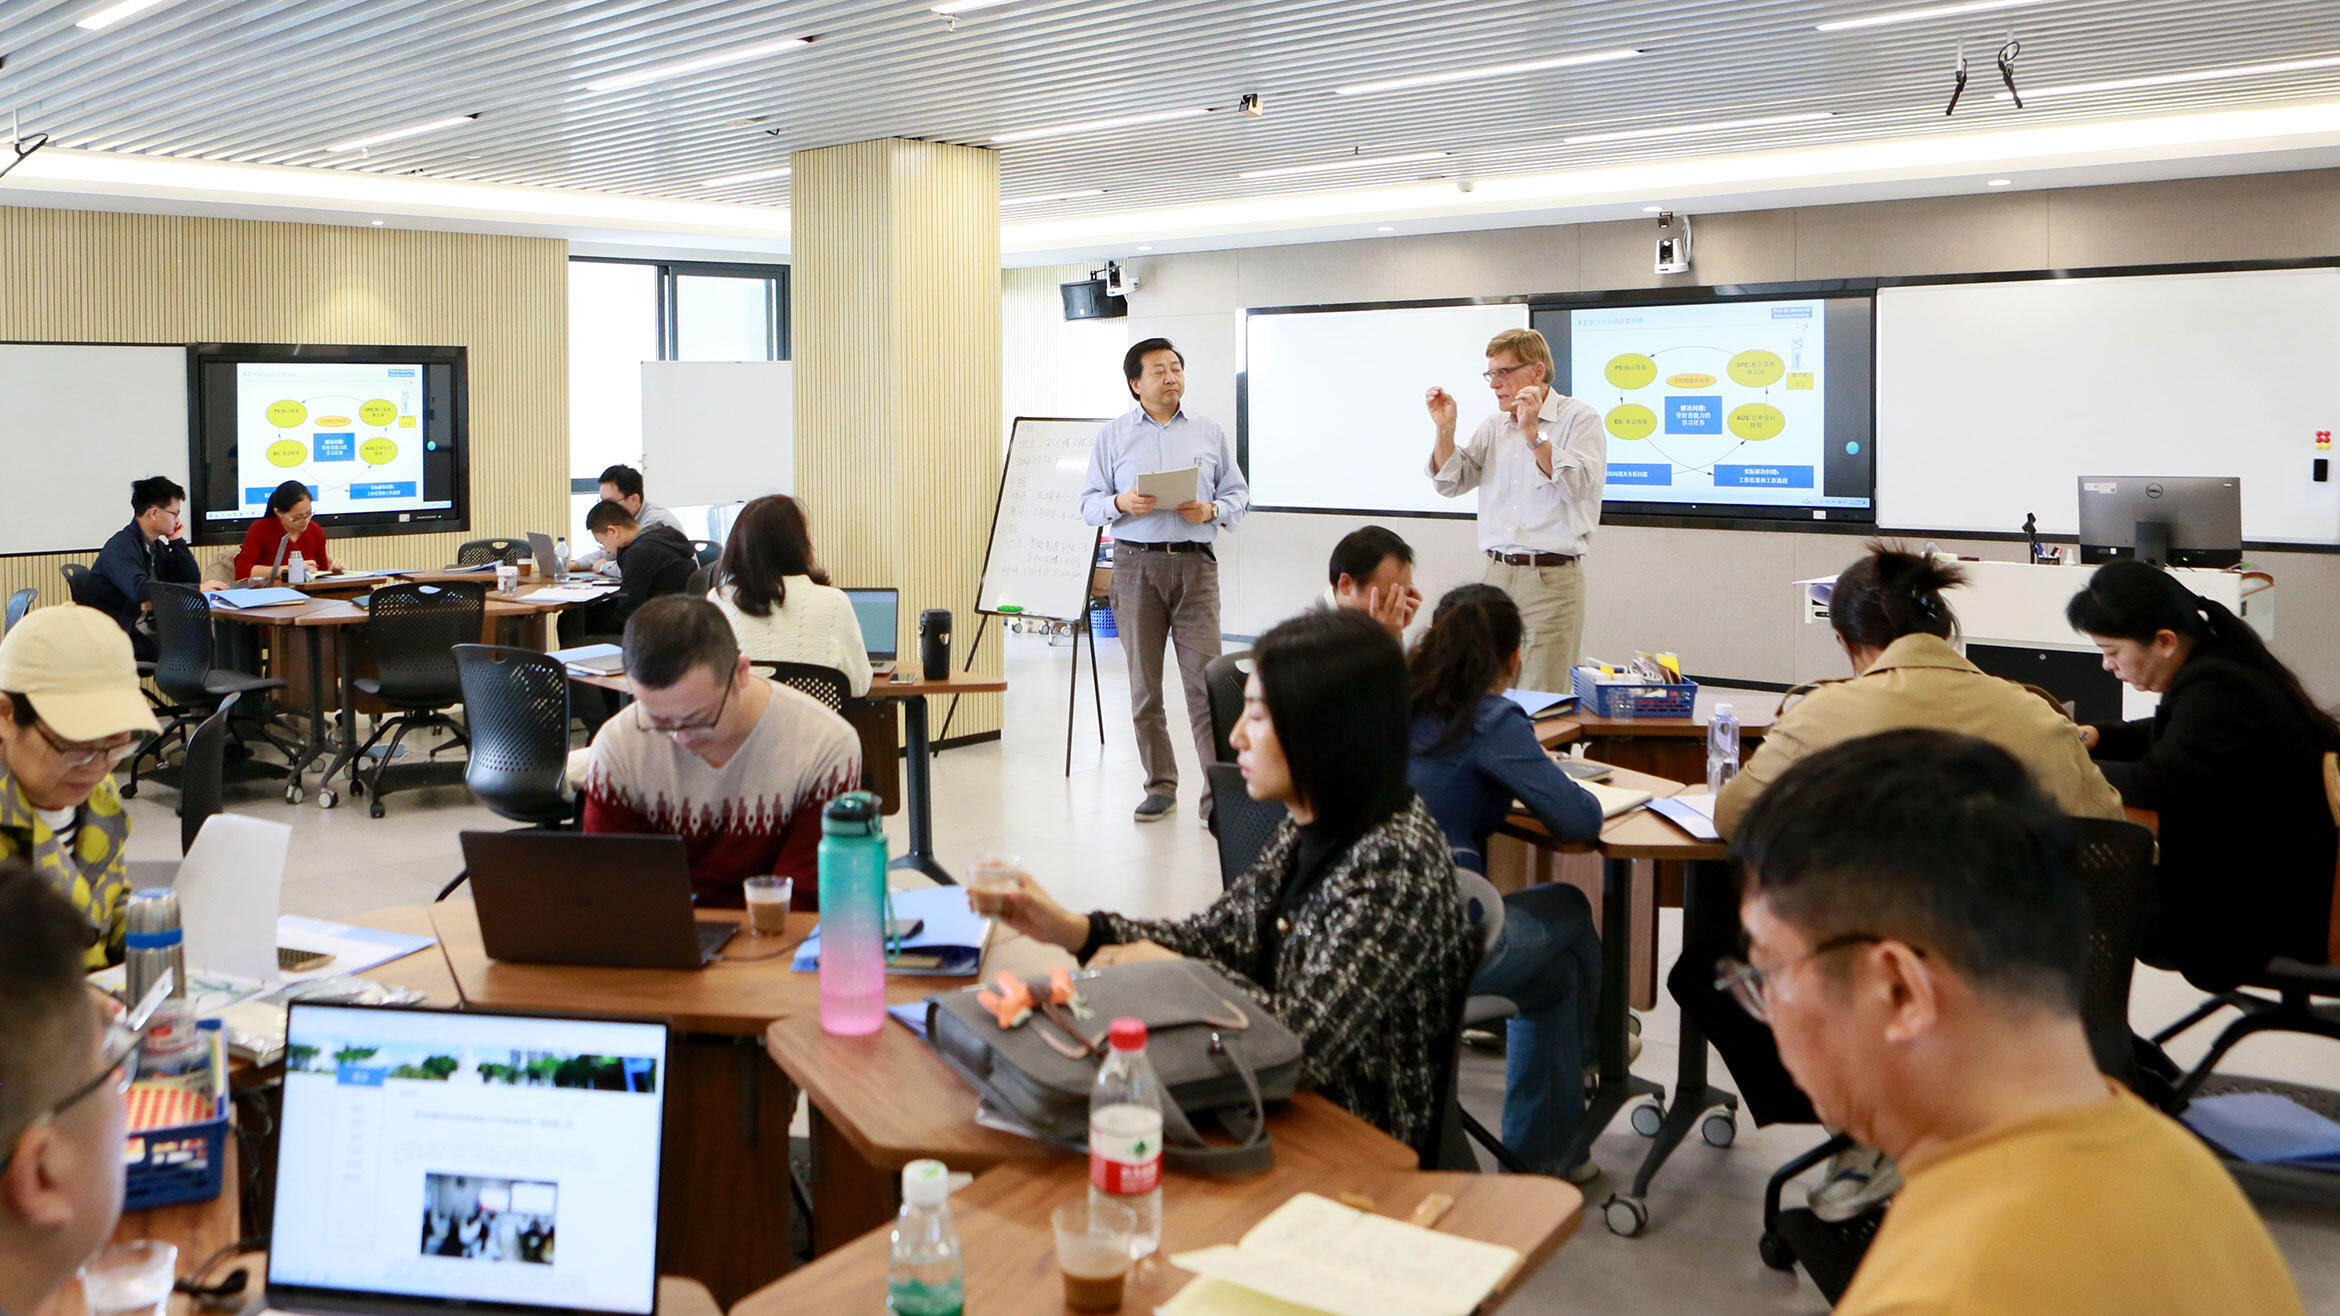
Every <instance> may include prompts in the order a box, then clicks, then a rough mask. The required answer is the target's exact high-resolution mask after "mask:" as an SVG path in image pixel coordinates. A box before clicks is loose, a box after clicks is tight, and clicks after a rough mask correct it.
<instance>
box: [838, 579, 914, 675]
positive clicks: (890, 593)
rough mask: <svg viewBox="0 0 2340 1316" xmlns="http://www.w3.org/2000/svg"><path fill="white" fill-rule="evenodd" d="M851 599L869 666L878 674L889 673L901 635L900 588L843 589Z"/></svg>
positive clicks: (892, 667) (890, 672) (892, 666)
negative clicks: (867, 652)
mask: <svg viewBox="0 0 2340 1316" xmlns="http://www.w3.org/2000/svg"><path fill="white" fill-rule="evenodd" d="M845 597H846V598H847V599H850V600H851V601H852V603H853V615H854V617H855V619H856V620H858V621H859V622H860V623H861V645H862V647H863V648H865V649H867V650H869V666H870V670H872V671H874V672H876V673H877V674H878V675H880V676H889V675H891V674H892V673H893V670H894V660H895V659H896V658H897V657H898V656H899V655H898V654H897V653H896V652H895V648H896V646H897V645H899V644H900V643H901V635H902V592H901V591H900V590H897V589H853V588H848V589H847V590H846V591H845Z"/></svg>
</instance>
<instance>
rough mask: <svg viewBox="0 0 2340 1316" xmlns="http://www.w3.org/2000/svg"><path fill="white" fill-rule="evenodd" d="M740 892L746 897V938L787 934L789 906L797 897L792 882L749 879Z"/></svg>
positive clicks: (786, 880)
mask: <svg viewBox="0 0 2340 1316" xmlns="http://www.w3.org/2000/svg"><path fill="white" fill-rule="evenodd" d="M741 890H742V891H743V893H744V894H745V895H746V896H747V926H748V933H749V935H751V936H757V937H777V936H781V935H783V934H785V933H786V932H787V931H788V906H789V903H790V902H791V900H793V899H794V897H795V895H796V883H795V881H794V880H793V879H791V878H785V877H751V878H749V879H748V880H747V881H746V882H745V883H743V884H742V886H741Z"/></svg>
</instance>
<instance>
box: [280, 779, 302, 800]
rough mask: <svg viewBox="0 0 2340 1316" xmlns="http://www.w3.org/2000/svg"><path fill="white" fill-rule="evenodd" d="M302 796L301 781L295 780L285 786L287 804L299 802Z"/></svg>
mask: <svg viewBox="0 0 2340 1316" xmlns="http://www.w3.org/2000/svg"><path fill="white" fill-rule="evenodd" d="M302 798H303V795H302V792H301V787H300V783H298V782H295V783H293V784H292V785H290V786H287V787H285V788H284V802H285V803H286V804H299V803H300V802H301V800H302Z"/></svg>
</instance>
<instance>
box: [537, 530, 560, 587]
mask: <svg viewBox="0 0 2340 1316" xmlns="http://www.w3.org/2000/svg"><path fill="white" fill-rule="evenodd" d="M528 548H529V551H530V552H531V553H533V554H535V556H536V578H537V579H538V580H541V581H545V582H548V583H551V584H558V583H560V582H562V581H565V580H567V579H568V578H569V564H568V563H567V562H565V561H563V560H562V559H561V555H560V554H559V553H556V552H554V551H553V537H552V536H551V535H547V534H540V533H538V532H537V531H534V530H531V531H529V532H528Z"/></svg>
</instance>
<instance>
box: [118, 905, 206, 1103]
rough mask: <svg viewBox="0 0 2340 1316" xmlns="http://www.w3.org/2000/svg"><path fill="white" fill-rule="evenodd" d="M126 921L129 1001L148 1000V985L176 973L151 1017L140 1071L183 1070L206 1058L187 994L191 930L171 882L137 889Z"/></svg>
mask: <svg viewBox="0 0 2340 1316" xmlns="http://www.w3.org/2000/svg"><path fill="white" fill-rule="evenodd" d="M122 922H123V929H124V930H123V936H122V942H123V947H124V950H125V955H124V963H123V976H124V982H125V985H126V986H127V987H128V989H129V997H130V999H129V1001H128V1002H127V1004H130V1005H133V1006H134V1005H136V1004H138V1002H139V1001H141V1000H143V999H144V998H145V996H146V990H147V988H149V987H152V986H153V985H154V983H155V980H156V979H157V978H160V977H162V975H163V974H164V973H165V972H166V971H167V972H169V973H170V975H171V988H170V994H169V995H167V996H165V997H164V998H163V1002H162V1004H161V1005H159V1006H156V1007H155V1011H154V1013H153V1014H151V1015H149V1016H147V1021H146V1039H145V1044H144V1045H143V1046H142V1047H140V1048H139V1069H140V1072H142V1073H149V1074H175V1073H179V1072H181V1071H182V1070H185V1069H188V1068H190V1067H192V1066H193V1065H195V1064H198V1063H200V1062H201V1061H202V1059H203V1051H202V1041H203V1038H202V1035H201V1034H200V1033H198V1032H197V1031H196V1029H195V1007H194V1005H193V1004H192V1003H191V1002H190V1001H189V1000H188V999H187V960H186V946H185V944H184V943H185V937H186V934H185V933H184V932H182V931H181V930H180V928H179V895H178V893H177V892H175V891H173V890H171V889H170V888H168V887H148V888H145V889H142V890H138V891H133V892H131V893H130V905H129V908H128V909H127V910H125V911H124V913H123V916H122Z"/></svg>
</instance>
